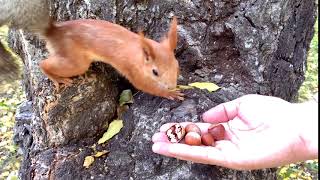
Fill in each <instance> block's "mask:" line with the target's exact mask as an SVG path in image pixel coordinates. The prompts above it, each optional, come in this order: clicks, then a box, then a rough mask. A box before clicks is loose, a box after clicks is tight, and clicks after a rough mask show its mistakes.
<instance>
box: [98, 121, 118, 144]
mask: <svg viewBox="0 0 320 180" xmlns="http://www.w3.org/2000/svg"><path fill="white" fill-rule="evenodd" d="M122 127H123V123H122V120H118V119H117V120H113V121H112V122H111V123H110V125H109V128H108V130H107V132H105V133H104V134H103V136H102V138H100V139H99V141H98V144H102V143H104V142H106V141H108V140H109V139H111V138H112V137H113V136H114V135H116V134H118V133H119V132H120V130H121V128H122Z"/></svg>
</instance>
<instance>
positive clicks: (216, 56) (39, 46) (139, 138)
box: [11, 0, 315, 179]
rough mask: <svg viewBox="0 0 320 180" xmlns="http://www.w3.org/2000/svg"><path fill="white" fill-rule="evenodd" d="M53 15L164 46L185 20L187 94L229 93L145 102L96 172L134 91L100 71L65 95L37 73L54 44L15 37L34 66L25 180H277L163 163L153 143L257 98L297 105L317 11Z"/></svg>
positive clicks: (301, 2) (253, 0)
mask: <svg viewBox="0 0 320 180" xmlns="http://www.w3.org/2000/svg"><path fill="white" fill-rule="evenodd" d="M52 12H53V14H54V17H55V18H56V19H58V20H61V21H63V20H70V19H78V18H97V19H105V20H109V21H112V22H115V23H118V24H121V25H123V26H125V27H127V28H129V29H131V30H133V31H138V30H140V29H143V30H144V31H145V32H146V34H147V35H148V36H149V37H151V38H153V39H156V40H159V38H160V37H161V36H162V35H163V34H164V33H165V32H166V31H167V29H168V24H169V22H170V18H171V17H172V16H173V15H176V16H177V17H178V21H179V26H178V33H179V41H178V48H177V50H176V56H177V59H178V61H179V63H180V67H181V76H180V78H179V84H186V83H189V82H195V81H211V82H215V83H217V84H218V85H219V86H221V87H222V88H221V89H220V90H219V91H217V92H214V93H208V92H206V91H203V90H186V91H185V93H186V100H185V101H183V102H177V101H169V100H165V99H162V98H159V97H154V96H150V95H147V94H144V93H141V92H139V93H138V94H136V95H135V97H134V101H135V102H134V104H133V105H132V106H130V109H129V110H128V111H127V112H126V114H125V116H124V117H123V120H124V128H123V129H122V130H121V132H120V133H119V134H118V135H117V136H115V137H114V138H113V139H112V140H111V141H110V142H109V143H107V145H103V146H100V145H98V146H96V147H95V148H96V149H97V150H105V149H106V150H109V151H110V153H109V154H108V155H107V156H103V157H100V158H97V159H96V160H95V162H94V163H93V165H92V166H90V168H88V169H86V168H84V167H83V166H82V164H83V160H84V157H85V156H87V155H91V154H92V153H93V152H94V148H92V145H94V144H96V142H97V139H98V138H99V137H100V136H101V134H102V133H103V130H104V128H105V124H106V123H107V122H108V121H109V120H111V119H112V118H113V116H114V113H115V109H116V104H117V101H116V98H117V95H118V92H119V90H120V89H122V88H123V87H126V84H125V85H123V81H119V76H118V75H116V73H115V72H114V71H113V70H112V68H110V67H108V66H105V65H102V64H98V65H96V64H95V65H94V66H93V68H91V70H90V72H88V76H89V77H91V78H86V79H81V78H80V77H78V78H76V83H75V85H74V86H72V87H70V88H66V89H63V90H62V91H61V92H56V91H54V89H53V88H52V84H51V83H50V82H49V81H48V79H47V78H45V76H43V75H42V74H41V73H40V72H39V68H38V66H37V63H38V62H39V61H40V60H41V59H43V58H44V57H45V56H46V55H47V54H46V53H45V51H44V43H43V42H41V41H39V40H37V39H36V38H34V37H32V36H30V35H28V34H25V33H22V32H12V33H11V41H12V42H11V45H12V47H14V49H15V50H16V51H17V52H18V53H19V54H20V55H21V56H22V58H23V60H24V62H25V87H26V92H27V97H28V102H26V103H24V104H23V105H22V106H21V108H20V111H19V112H18V113H17V127H16V136H15V140H16V142H18V143H19V145H20V146H21V148H22V149H23V150H24V160H23V162H22V166H21V169H20V177H21V179H51V178H53V179H90V178H91V179H114V178H115V179H234V178H235V179H276V175H275V171H274V170H273V169H266V170H259V171H234V170H230V169H226V168H220V167H216V166H208V165H200V164H193V163H190V162H184V161H179V160H176V159H172V158H166V157H162V156H159V155H156V154H154V153H152V151H151V144H152V143H151V136H152V134H153V133H154V132H156V131H157V130H158V128H159V127H160V126H161V125H162V124H164V123H166V122H173V121H179V122H180V121H193V122H196V121H200V118H199V116H200V114H201V113H203V112H204V111H205V110H208V109H209V108H211V107H213V106H215V105H217V104H219V103H222V102H225V101H229V100H232V99H235V98H237V97H239V96H241V95H244V94H248V93H257V94H264V95H273V96H278V97H281V98H283V99H286V100H288V101H293V100H294V99H295V96H296V94H297V91H298V88H299V87H300V85H301V83H302V81H303V80H304V73H305V67H306V57H307V51H308V46H309V43H310V40H311V37H312V35H313V24H314V22H315V2H314V1H310V0H245V1H239V0H215V1H212V0H190V1H176V0H174V1H167V0H151V1H137V0H109V1H100V0H91V1H81V0H80V1H75V0H74V1H71V0H68V1H58V0H55V1H53V6H52ZM106 67H107V68H106ZM120 79H121V78H120Z"/></svg>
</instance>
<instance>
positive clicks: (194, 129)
mask: <svg viewBox="0 0 320 180" xmlns="http://www.w3.org/2000/svg"><path fill="white" fill-rule="evenodd" d="M185 130H186V133H188V132H196V133H198V134H199V135H201V130H200V128H199V127H198V126H197V125H196V124H195V123H191V124H188V125H187V126H186V127H185Z"/></svg>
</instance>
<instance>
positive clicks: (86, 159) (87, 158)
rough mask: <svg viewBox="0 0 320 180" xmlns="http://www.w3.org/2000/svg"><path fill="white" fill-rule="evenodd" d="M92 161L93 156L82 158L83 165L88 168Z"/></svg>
mask: <svg viewBox="0 0 320 180" xmlns="http://www.w3.org/2000/svg"><path fill="white" fill-rule="evenodd" d="M93 162H94V157H93V156H86V157H85V158H84V162H83V166H84V167H85V168H89V166H90V165H91V164H92V163H93Z"/></svg>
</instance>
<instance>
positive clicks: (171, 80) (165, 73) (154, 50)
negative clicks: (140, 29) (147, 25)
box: [137, 17, 179, 95]
mask: <svg viewBox="0 0 320 180" xmlns="http://www.w3.org/2000/svg"><path fill="white" fill-rule="evenodd" d="M139 35H140V43H141V56H142V61H143V68H141V69H140V71H139V73H138V74H140V78H141V77H145V78H144V79H143V81H144V83H143V85H144V87H140V88H141V89H144V91H149V92H148V93H150V94H155V95H157V94H158V93H157V91H159V92H160V91H162V92H163V91H168V90H171V89H175V88H176V86H177V78H178V75H179V64H178V61H177V59H176V58H175V55H174V50H175V48H176V46H177V19H176V18H175V17H174V18H173V20H172V22H171V25H170V29H169V32H168V34H167V35H166V36H165V37H164V38H163V39H162V41H161V42H160V43H158V42H155V41H153V40H150V39H147V38H145V37H144V36H143V34H142V33H139ZM139 54H140V53H139ZM137 88H139V87H137ZM155 88H158V89H155ZM147 89H150V90H147ZM150 91H152V92H150Z"/></svg>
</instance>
